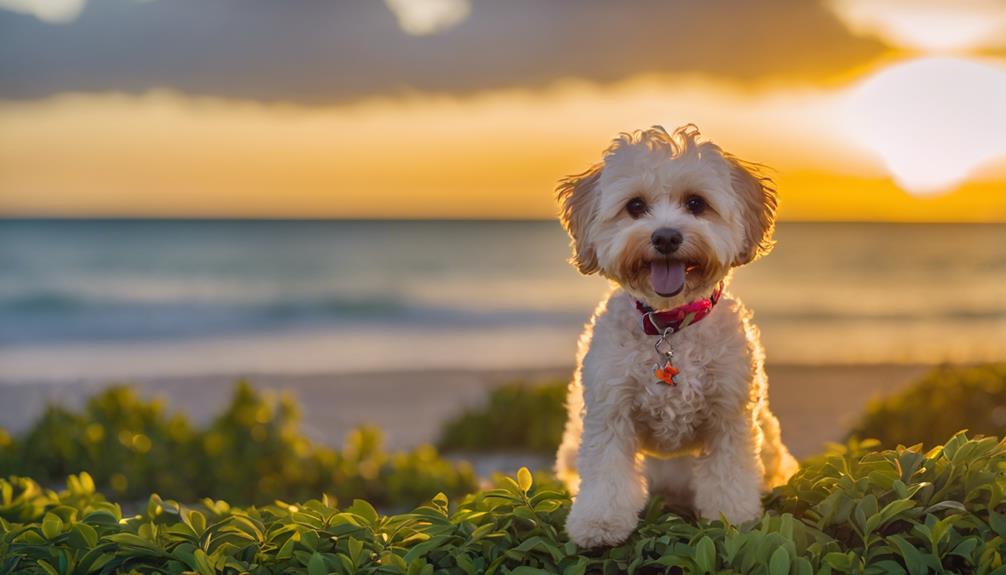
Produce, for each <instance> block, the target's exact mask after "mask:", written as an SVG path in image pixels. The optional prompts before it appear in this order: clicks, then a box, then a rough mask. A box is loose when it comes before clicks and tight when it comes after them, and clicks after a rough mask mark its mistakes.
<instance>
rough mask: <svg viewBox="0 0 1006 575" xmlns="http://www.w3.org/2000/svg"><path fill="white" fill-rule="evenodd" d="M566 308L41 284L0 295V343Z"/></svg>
mask: <svg viewBox="0 0 1006 575" xmlns="http://www.w3.org/2000/svg"><path fill="white" fill-rule="evenodd" d="M587 313H589V310H584V311H583V312H582V313H579V312H576V311H571V310H565V311H564V310H552V311H542V310H539V309H520V308H502V309H499V308H494V309H482V308H479V307H478V306H477V305H472V304H471V303H470V302H469V304H468V305H458V306H441V305H430V304H425V303H421V302H416V301H409V300H407V299H404V298H393V297H374V296H371V297H361V296H357V297H346V296H336V295H330V296H324V297H297V296H290V297H286V298H271V299H267V300H262V301H258V302H253V303H252V302H234V303H221V302H217V301H214V302H205V301H198V300H196V301H170V302H138V301H119V300H115V299H105V298H96V297H92V296H82V295H80V294H69V293H56V292H43V293H34V294H27V295H23V296H20V297H6V298H4V299H2V300H0V344H6V345H11V344H18V343H35V342H40V341H47V342H68V341H95V340H126V339H128V340H132V339H161V338H173V337H192V336H204V335H219V334H227V333H246V332H268V331H272V330H283V329H289V328H297V327H333V326H334V327H347V328H352V327H355V326H365V325H389V326H394V325H410V326H428V327H445V328H450V327H467V326H478V325H482V326H513V325H576V324H577V323H580V322H582V321H584V320H585V319H586V316H587Z"/></svg>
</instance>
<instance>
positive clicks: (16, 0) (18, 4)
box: [0, 0, 87, 24]
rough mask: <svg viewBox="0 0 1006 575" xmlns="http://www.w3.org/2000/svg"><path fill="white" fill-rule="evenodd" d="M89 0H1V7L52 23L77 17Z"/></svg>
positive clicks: (69, 20) (64, 22) (63, 21)
mask: <svg viewBox="0 0 1006 575" xmlns="http://www.w3.org/2000/svg"><path fill="white" fill-rule="evenodd" d="M86 1H87V0H0V9H3V10H11V11H13V12H19V13H21V14H30V15H32V16H34V17H36V18H38V19H39V20H42V21H43V22H48V23H50V24H66V23H68V22H72V21H74V20H76V19H77V16H79V15H80V12H81V10H83V9H84V4H85V3H86Z"/></svg>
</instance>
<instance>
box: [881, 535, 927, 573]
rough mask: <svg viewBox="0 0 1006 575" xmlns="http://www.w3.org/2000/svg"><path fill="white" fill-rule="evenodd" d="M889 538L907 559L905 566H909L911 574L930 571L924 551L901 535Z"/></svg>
mask: <svg viewBox="0 0 1006 575" xmlns="http://www.w3.org/2000/svg"><path fill="white" fill-rule="evenodd" d="M887 540H888V541H889V542H892V543H894V545H895V546H896V547H897V548H898V552H900V553H901V557H902V558H903V559H904V560H905V567H907V568H908V572H909V573H910V574H911V575H925V574H926V573H928V571H929V569H928V567H926V561H925V559H924V558H923V556H922V552H921V551H919V550H918V549H916V548H915V546H914V545H912V544H911V543H909V542H908V541H907V540H906V539H905V538H904V537H902V536H901V535H891V536H889V537H888V538H887Z"/></svg>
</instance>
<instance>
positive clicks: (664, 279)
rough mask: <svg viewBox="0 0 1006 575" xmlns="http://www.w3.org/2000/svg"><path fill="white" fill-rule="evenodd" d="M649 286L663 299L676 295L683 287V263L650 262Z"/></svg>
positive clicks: (670, 261)
mask: <svg viewBox="0 0 1006 575" xmlns="http://www.w3.org/2000/svg"><path fill="white" fill-rule="evenodd" d="M650 286H651V287H653V291H655V292H657V294H659V295H662V296H664V297H670V296H673V295H677V294H678V292H680V291H681V290H682V288H684V287H685V263H684V262H679V261H673V260H655V261H653V262H651V263H650Z"/></svg>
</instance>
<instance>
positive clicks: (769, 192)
mask: <svg viewBox="0 0 1006 575" xmlns="http://www.w3.org/2000/svg"><path fill="white" fill-rule="evenodd" d="M698 137H699V132H698V129H697V128H695V126H692V125H687V126H684V127H681V128H678V129H677V130H675V131H674V133H673V134H668V133H667V132H666V131H665V130H664V129H663V128H661V127H659V126H657V127H653V128H651V129H649V130H644V131H639V132H634V133H632V134H622V135H621V136H619V137H618V138H616V139H615V140H614V141H613V142H612V144H611V145H610V146H609V147H608V149H607V150H606V151H605V153H604V158H603V159H602V161H601V162H599V163H597V164H595V165H594V166H591V167H590V169H588V170H587V171H586V172H583V173H582V174H578V175H575V176H569V177H567V178H564V179H563V180H562V181H561V182H560V183H559V186H558V188H557V195H558V199H559V203H560V207H561V219H562V224H563V226H564V227H565V228H566V231H568V232H569V235H570V237H571V238H572V240H573V241H572V247H573V259H572V261H573V263H574V264H575V265H576V267H577V268H578V269H579V270H580V271H581V272H583V273H585V274H590V273H595V272H599V273H601V274H602V275H604V276H606V277H608V278H610V279H612V280H614V281H616V282H618V283H619V284H621V285H622V286H623V287H624V288H625V289H626V290H627V291H628V292H629V293H631V294H632V295H633V296H635V297H636V298H637V299H639V300H641V301H644V302H646V303H648V304H649V305H651V306H653V307H654V308H660V309H663V308H668V307H673V306H675V305H678V304H680V303H683V302H685V301H689V300H692V299H695V298H698V297H702V296H706V295H708V294H709V292H710V291H711V290H712V289H713V287H714V286H715V285H716V284H717V283H718V282H719V281H720V280H722V279H723V278H725V277H726V275H727V274H728V273H729V272H730V270H731V269H732V268H733V267H735V266H739V265H743V264H746V263H748V262H750V261H752V260H754V259H755V258H757V257H759V256H760V255H763V254H765V253H767V252H768V251H769V250H771V248H772V230H773V227H774V224H775V210H776V194H775V189H774V188H773V186H772V183H771V181H770V180H768V178H765V177H763V176H761V175H760V174H759V173H758V171H757V169H756V167H755V166H754V165H752V164H748V163H746V162H743V161H741V160H739V159H737V158H735V157H733V156H731V155H730V154H727V153H725V152H723V151H722V150H721V149H720V148H719V147H718V146H717V145H715V144H713V143H712V142H700V141H698Z"/></svg>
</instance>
